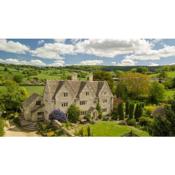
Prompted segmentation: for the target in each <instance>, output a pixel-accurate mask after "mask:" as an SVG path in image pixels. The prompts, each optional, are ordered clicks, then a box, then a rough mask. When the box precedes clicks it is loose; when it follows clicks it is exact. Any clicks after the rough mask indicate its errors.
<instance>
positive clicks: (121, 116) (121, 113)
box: [118, 102, 125, 120]
mask: <svg viewBox="0 0 175 175" xmlns="http://www.w3.org/2000/svg"><path fill="white" fill-rule="evenodd" d="M118 115H119V119H120V120H124V117H125V113H124V104H123V102H122V103H120V104H119V105H118Z"/></svg>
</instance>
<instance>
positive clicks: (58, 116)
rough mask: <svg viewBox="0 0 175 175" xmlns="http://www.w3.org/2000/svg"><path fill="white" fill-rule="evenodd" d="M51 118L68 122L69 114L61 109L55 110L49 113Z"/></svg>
mask: <svg viewBox="0 0 175 175" xmlns="http://www.w3.org/2000/svg"><path fill="white" fill-rule="evenodd" d="M49 119H50V120H58V121H60V122H66V121H67V116H66V114H65V113H64V112H62V111H60V110H59V109H55V110H53V111H52V112H51V113H50V115H49Z"/></svg>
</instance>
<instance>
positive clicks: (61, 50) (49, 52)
mask: <svg viewBox="0 0 175 175" xmlns="http://www.w3.org/2000/svg"><path fill="white" fill-rule="evenodd" d="M73 49H74V48H73V45H67V44H63V43H45V44H44V46H43V47H38V48H37V49H35V50H33V51H31V53H32V55H33V56H37V57H41V58H48V59H63V57H61V56H60V55H62V54H70V53H71V54H73V53H74V52H73Z"/></svg>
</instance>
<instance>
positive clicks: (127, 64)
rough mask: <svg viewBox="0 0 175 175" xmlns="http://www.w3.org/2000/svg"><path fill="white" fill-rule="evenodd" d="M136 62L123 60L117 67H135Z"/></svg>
mask: <svg viewBox="0 0 175 175" xmlns="http://www.w3.org/2000/svg"><path fill="white" fill-rule="evenodd" d="M135 64H136V62H135V61H133V60H131V59H123V60H122V61H121V63H119V64H116V65H117V66H135Z"/></svg>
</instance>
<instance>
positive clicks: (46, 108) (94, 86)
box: [23, 74, 113, 121]
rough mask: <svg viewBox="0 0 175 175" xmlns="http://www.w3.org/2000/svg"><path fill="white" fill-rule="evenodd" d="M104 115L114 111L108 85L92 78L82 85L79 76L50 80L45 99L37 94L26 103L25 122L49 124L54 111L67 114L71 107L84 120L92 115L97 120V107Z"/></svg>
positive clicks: (45, 91) (46, 86)
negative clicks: (88, 115) (73, 107)
mask: <svg viewBox="0 0 175 175" xmlns="http://www.w3.org/2000/svg"><path fill="white" fill-rule="evenodd" d="M98 103H99V104H100V106H101V109H102V114H103V115H108V114H110V113H111V112H112V110H113V94H112V92H111V90H110V88H109V85H108V83H107V82H106V81H93V76H92V75H90V76H89V78H88V80H87V81H79V80H78V79H77V75H76V74H73V75H72V80H48V81H47V82H46V85H45V89H44V95H43V97H41V96H39V95H37V94H33V95H32V96H30V97H29V98H28V99H27V100H26V101H25V102H24V103H23V113H24V118H25V119H26V120H30V121H37V120H40V119H42V118H43V119H44V120H49V114H50V113H51V112H52V111H53V110H54V109H60V110H61V111H63V112H65V113H67V110H68V108H69V106H70V105H71V104H75V105H76V106H78V107H79V108H80V111H81V117H82V118H83V117H84V116H85V115H87V114H90V115H92V116H93V117H97V115H98V113H97V110H96V106H97V104H98Z"/></svg>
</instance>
